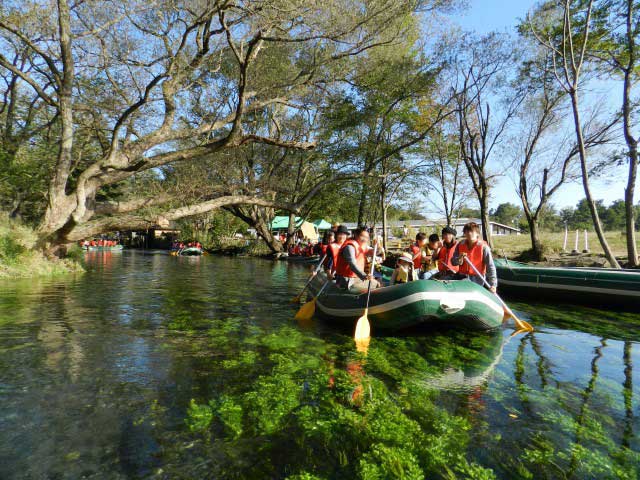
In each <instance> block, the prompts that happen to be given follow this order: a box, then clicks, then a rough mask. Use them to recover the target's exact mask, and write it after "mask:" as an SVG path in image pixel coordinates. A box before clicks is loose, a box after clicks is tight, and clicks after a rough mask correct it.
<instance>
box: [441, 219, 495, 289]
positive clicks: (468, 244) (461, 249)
mask: <svg viewBox="0 0 640 480" xmlns="http://www.w3.org/2000/svg"><path fill="white" fill-rule="evenodd" d="M462 233H463V234H464V240H462V241H461V242H460V243H458V246H457V247H456V249H455V251H454V253H453V257H452V259H451V263H452V264H453V265H456V266H458V267H459V269H458V274H457V275H456V278H468V279H469V280H471V281H472V282H474V283H477V284H478V285H484V282H483V279H482V278H481V277H479V276H478V275H476V273H475V272H474V271H473V269H472V268H471V267H470V266H469V264H468V263H467V262H465V260H464V259H465V257H466V258H468V259H469V261H470V262H471V263H472V264H473V266H474V267H476V269H477V270H478V271H479V272H480V273H481V274H482V275H483V276H484V277H485V278H486V279H487V283H488V284H489V287H490V288H489V290H491V292H492V293H496V291H497V288H498V275H497V274H496V266H495V264H494V263H493V256H492V255H491V248H489V245H487V243H486V242H484V241H483V240H482V239H481V238H480V226H479V225H478V224H477V223H475V222H469V223H467V224H466V225H465V226H464V228H463V229H462Z"/></svg>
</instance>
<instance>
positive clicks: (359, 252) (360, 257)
mask: <svg viewBox="0 0 640 480" xmlns="http://www.w3.org/2000/svg"><path fill="white" fill-rule="evenodd" d="M349 245H351V246H352V247H353V248H354V249H355V251H356V266H357V267H358V268H359V269H360V271H361V272H364V267H365V263H366V262H365V256H366V255H365V254H366V250H365V249H363V248H362V247H361V246H360V244H359V243H358V242H357V241H356V240H355V239H353V238H350V239H349V240H347V241H346V242H344V243H343V244H342V246H341V247H340V251H339V252H338V260H337V262H336V265H335V269H336V274H337V275H340V276H341V277H346V278H355V277H357V275H356V274H355V273H354V272H353V271H352V270H351V267H349V263H348V262H347V261H346V260H345V258H344V257H343V256H342V252H343V251H344V249H345V248H347V247H348V246H349Z"/></svg>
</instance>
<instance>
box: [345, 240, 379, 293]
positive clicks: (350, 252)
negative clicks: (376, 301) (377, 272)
mask: <svg viewBox="0 0 640 480" xmlns="http://www.w3.org/2000/svg"><path fill="white" fill-rule="evenodd" d="M369 241H370V238H369V232H368V231H367V229H366V228H358V229H357V230H355V231H354V232H353V237H352V238H350V239H349V240H347V241H346V242H344V244H343V245H342V246H341V247H340V251H339V253H338V260H337V265H336V283H337V285H338V286H339V287H341V288H346V289H348V290H349V291H350V292H353V293H364V292H366V291H367V289H368V287H369V282H371V288H372V289H373V288H378V287H379V286H380V283H379V282H378V280H376V279H375V278H373V275H372V274H367V273H365V267H366V263H367V262H366V257H367V255H371V254H372V251H373V249H372V248H371V247H370V246H369Z"/></svg>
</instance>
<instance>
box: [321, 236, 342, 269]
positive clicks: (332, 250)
mask: <svg viewBox="0 0 640 480" xmlns="http://www.w3.org/2000/svg"><path fill="white" fill-rule="evenodd" d="M342 245H344V244H342ZM342 245H338V244H337V243H336V242H333V243H331V244H329V245H328V246H327V247H328V248H327V253H328V255H327V258H326V260H325V265H327V266H328V265H329V257H331V261H332V264H331V268H332V269H333V271H334V272H335V270H336V268H337V267H338V256H339V255H340V247H341V246H342Z"/></svg>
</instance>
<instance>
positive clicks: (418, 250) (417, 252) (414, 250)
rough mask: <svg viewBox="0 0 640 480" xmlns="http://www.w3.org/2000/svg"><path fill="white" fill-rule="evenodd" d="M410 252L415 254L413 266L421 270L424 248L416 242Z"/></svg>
mask: <svg viewBox="0 0 640 480" xmlns="http://www.w3.org/2000/svg"><path fill="white" fill-rule="evenodd" d="M409 252H410V253H411V255H412V256H413V268H415V269H417V270H420V269H421V268H422V249H421V248H420V247H419V246H418V245H416V244H415V243H414V244H413V245H411V246H410V247H409Z"/></svg>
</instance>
